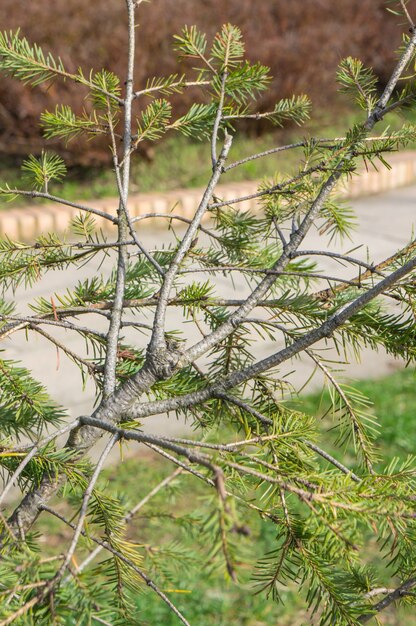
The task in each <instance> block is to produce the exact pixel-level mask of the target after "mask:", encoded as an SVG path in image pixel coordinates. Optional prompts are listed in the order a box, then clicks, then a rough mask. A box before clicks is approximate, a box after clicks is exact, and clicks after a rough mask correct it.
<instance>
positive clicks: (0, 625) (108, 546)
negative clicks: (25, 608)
mask: <svg viewBox="0 0 416 626" xmlns="http://www.w3.org/2000/svg"><path fill="white" fill-rule="evenodd" d="M41 509H42V510H43V511H46V512H47V513H50V514H51V515H53V516H54V517H57V518H58V519H60V520H61V521H62V522H63V523H64V524H66V525H67V526H69V527H70V528H72V529H73V530H75V529H76V526H75V524H73V523H72V522H70V521H69V520H67V519H65V517H64V516H63V515H61V514H60V513H58V512H57V511H54V510H53V509H51V508H50V507H48V506H46V505H45V504H42V505H41ZM81 535H83V536H87V537H88V539H90V540H91V541H93V542H94V543H96V544H97V545H99V546H101V547H103V548H104V549H105V550H108V551H109V552H111V554H113V555H114V556H116V557H117V558H118V559H120V561H123V563H126V565H128V566H129V567H131V569H132V570H133V571H134V572H136V573H137V574H138V575H139V576H140V578H141V579H142V580H144V582H145V583H146V585H147V586H148V587H150V589H153V591H154V592H155V593H157V595H158V596H159V597H160V598H161V599H162V600H163V602H165V604H167V606H168V607H169V608H170V609H171V611H173V613H175V615H176V616H177V617H178V618H179V619H180V620H181V621H182V623H183V624H185V626H190V624H189V622H188V621H187V620H186V619H185V617H184V616H183V615H182V613H180V611H179V610H178V609H177V608H176V606H175V605H174V604H173V603H172V602H171V601H170V600H169V598H168V597H167V596H166V595H165V594H164V593H163V591H162V590H161V589H159V587H158V586H157V585H156V584H155V583H154V582H153V580H152V579H151V578H149V577H148V576H147V574H145V572H144V571H143V570H141V569H140V568H139V567H138V566H137V565H136V564H135V563H133V561H131V560H130V559H128V558H127V557H126V556H124V554H123V553H122V552H119V551H118V550H116V548H113V546H112V545H111V544H109V543H108V542H107V541H103V540H102V539H98V538H97V537H93V536H92V535H90V534H88V535H87V534H86V532H85V531H84V530H83V531H81ZM29 608H30V607H29ZM9 623H10V622H7V624H9ZM0 626H3V623H0ZM4 626H6V624H4Z"/></svg>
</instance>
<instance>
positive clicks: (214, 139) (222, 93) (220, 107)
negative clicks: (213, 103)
mask: <svg viewBox="0 0 416 626" xmlns="http://www.w3.org/2000/svg"><path fill="white" fill-rule="evenodd" d="M227 76H228V72H227V68H225V69H224V71H223V73H222V76H221V91H220V100H219V103H218V109H217V114H216V116H215V121H214V126H213V129H212V137H211V162H212V169H213V170H215V167H216V165H217V160H218V158H217V141H218V130H219V128H220V124H221V121H222V119H223V109H224V97H225V85H226V82H227Z"/></svg>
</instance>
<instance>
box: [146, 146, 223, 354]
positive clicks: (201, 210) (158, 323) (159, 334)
mask: <svg viewBox="0 0 416 626" xmlns="http://www.w3.org/2000/svg"><path fill="white" fill-rule="evenodd" d="M231 143H232V137H231V136H230V135H227V136H226V138H225V141H224V147H223V149H222V151H221V154H220V157H219V159H218V161H217V163H216V166H215V168H214V172H213V174H212V177H211V180H210V182H209V184H208V186H207V188H206V190H205V192H204V195H203V197H202V200H201V202H200V204H199V207H198V209H197V211H196V213H195V215H194V217H193V219H192V223H191V224H190V225H189V228H188V229H187V231H186V233H185V235H184V237H183V239H182V241H181V243H180V245H179V248H178V250H177V252H176V254H175V257H174V259H173V260H172V262H171V264H170V266H169V269H168V271H167V272H166V274H165V276H164V279H163V283H162V287H161V290H160V294H159V302H158V305H157V308H156V312H155V319H154V331H153V335H152V339H151V341H150V344H149V350H150V353H151V354H153V355H154V353H155V352H156V351H158V350H160V349H162V350H163V349H164V348H165V338H164V330H165V317H166V309H167V306H168V300H169V296H170V292H171V289H172V287H173V284H174V281H175V277H176V274H177V272H178V270H179V267H180V264H181V263H182V261H183V259H184V258H185V255H186V253H187V252H188V251H189V249H190V247H191V245H192V242H193V240H194V237H195V234H196V232H197V230H198V228H199V225H200V223H201V220H202V218H203V216H204V214H205V212H206V210H207V208H208V203H209V201H210V199H211V196H212V193H213V191H214V189H215V187H216V185H217V183H218V181H219V179H220V177H221V173H222V167H223V164H224V163H225V160H226V158H227V155H228V152H229V150H230V148H231Z"/></svg>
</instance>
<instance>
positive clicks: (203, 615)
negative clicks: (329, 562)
mask: <svg viewBox="0 0 416 626" xmlns="http://www.w3.org/2000/svg"><path fill="white" fill-rule="evenodd" d="M415 382H416V372H415V371H414V370H411V369H409V370H404V371H398V372H396V373H395V374H393V375H391V376H389V377H387V378H383V379H380V380H374V381H373V380H371V381H359V382H357V383H355V384H354V386H355V387H356V388H358V389H359V390H360V391H361V392H363V393H364V394H366V395H367V396H368V397H369V398H370V399H371V400H372V402H373V403H374V404H373V411H374V414H375V415H377V417H378V420H379V424H380V429H379V430H380V433H379V436H378V439H377V443H378V447H379V451H380V456H381V457H383V458H384V459H387V460H390V459H391V458H392V457H393V456H399V457H401V458H406V457H407V455H408V454H411V453H413V452H414V451H415V443H416V436H415V432H416V393H415ZM327 405H328V394H327V392H324V393H323V394H314V395H309V396H305V397H303V398H302V409H303V411H305V412H307V413H310V414H312V415H314V416H316V418H317V419H318V420H320V423H321V428H322V432H323V440H322V442H321V445H322V446H323V447H325V448H326V449H328V450H330V449H331V450H332V451H333V452H334V450H335V448H334V446H333V440H334V434H333V431H332V430H331V427H332V422H331V418H330V416H329V415H328V414H327V413H328V411H327ZM133 450H134V447H133V446H132V448H131V451H133ZM334 453H335V452H334ZM338 454H339V453H338ZM341 456H342V459H343V461H344V462H346V463H347V464H348V462H349V461H350V460H351V459H352V457H353V455H352V452H351V450H348V449H347V450H346V451H345V453H344V454H342V455H341ZM172 469H173V466H171V465H169V463H168V462H167V461H165V460H163V459H161V458H160V457H154V456H151V455H150V454H149V453H143V452H142V453H141V454H140V455H139V456H137V457H136V458H134V459H132V458H130V459H128V460H126V461H125V462H124V463H121V464H119V465H118V466H117V469H116V470H115V469H114V468H112V469H109V470H106V472H105V473H104V475H103V478H102V482H101V487H102V488H105V489H106V487H108V491H107V492H109V491H110V490H111V492H113V493H114V492H117V493H118V494H120V495H121V496H122V498H123V500H124V501H125V502H128V503H130V504H131V505H134V504H135V503H136V502H138V501H140V499H141V498H142V497H143V496H144V495H145V494H146V493H147V492H148V490H149V488H150V486H153V485H156V484H157V483H158V482H159V481H160V480H161V479H162V478H163V477H165V476H166V475H168V474H169V473H170V472H172ZM215 497H216V496H212V494H211V493H210V491H209V489H208V488H206V487H205V485H203V484H201V483H199V481H197V480H195V479H194V478H193V477H190V476H189V475H182V476H181V477H180V478H179V479H178V480H177V482H176V483H174V484H173V486H172V487H168V488H167V489H165V490H164V491H163V492H160V493H159V494H158V495H157V496H156V497H155V498H153V499H152V500H151V501H150V503H149V504H148V505H146V507H144V508H143V509H142V510H141V512H140V514H139V516H138V517H137V518H136V519H135V522H134V524H133V525H132V526H131V530H130V537H131V538H132V539H134V540H135V541H137V542H138V543H140V544H142V545H143V546H144V548H143V550H144V553H145V554H147V558H146V559H145V564H146V570H147V572H148V573H149V575H150V576H153V577H154V579H155V580H156V581H157V582H158V584H159V586H160V587H161V588H162V589H164V590H165V591H166V592H167V594H168V596H169V597H170V598H171V600H172V601H173V602H174V603H175V604H176V605H177V606H178V608H179V609H180V610H181V611H182V612H183V613H184V614H185V616H186V617H187V619H188V620H189V622H190V624H192V626H228V625H230V626H231V625H236V626H237V625H238V626H307V625H310V624H312V625H313V624H317V623H318V621H317V618H314V617H313V616H311V615H309V614H308V613H307V611H306V608H305V601H304V592H303V590H300V591H299V590H298V589H296V588H290V589H288V590H287V591H286V592H285V591H283V597H284V601H285V602H284V605H283V606H282V605H281V604H279V605H278V604H276V603H275V602H273V600H272V599H271V598H267V597H266V596H265V595H264V594H261V595H255V594H254V592H255V588H254V587H253V584H252V580H251V574H252V568H253V566H254V565H255V563H256V561H257V560H258V559H259V558H261V557H262V556H263V555H264V554H265V553H267V552H268V551H270V550H272V549H273V546H274V541H275V532H274V529H273V528H272V527H270V525H266V524H264V523H262V521H261V520H260V519H258V517H257V516H255V515H251V514H247V516H245V517H244V518H243V519H240V520H239V521H240V522H241V523H242V524H244V525H245V526H247V527H248V528H249V530H250V534H249V535H248V536H245V535H243V534H238V533H236V534H235V535H233V537H232V538H231V539H232V542H233V543H235V544H236V545H237V546H238V553H239V554H243V555H244V564H242V565H241V566H240V568H238V576H239V580H240V582H239V584H238V585H235V584H233V583H230V582H229V581H228V580H227V577H226V575H225V571H224V565H223V560H222V558H219V559H212V555H211V554H210V545H209V543H207V536H208V533H207V534H206V533H205V531H204V529H203V528H201V523H200V522H201V515H203V514H204V512H205V513H207V512H208V511H209V510H212V508H213V507H214V508H215V501H216V500H215ZM37 530H41V531H44V532H47V533H48V534H49V533H51V531H54V533H57V537H58V542H59V543H58V545H59V546H60V548H59V549H62V547H61V546H62V539H63V537H65V538H66V539H69V538H70V537H71V531H69V533H68V532H67V531H66V530H65V528H63V527H62V524H61V523H60V522H58V521H57V520H54V519H52V520H51V519H50V517H45V516H43V517H42V518H41V522H40V524H39V526H38V529H37ZM178 542H180V544H181V548H180V550H179V552H178V554H177V557H176V558H173V559H172V560H171V565H170V566H169V567H168V568H166V569H165V570H164V572H163V575H161V572H160V570H158V571H156V570H155V569H154V568H153V567H152V558H148V557H149V555H150V554H151V551H152V550H154V548H151V547H150V546H159V548H157V549H156V551H157V550H158V549H159V550H160V549H162V550H166V549H170V548H171V547H172V548H173V550H174V549H175V544H178ZM53 549H54V546H53V545H52V544H50V543H48V550H52V551H53ZM55 549H56V548H55ZM154 554H155V553H154V552H153V555H154ZM161 558H162V560H163V555H161ZM193 559H196V561H195V562H196V563H197V565H196V566H195V565H194V566H193V565H192V562H193ZM368 560H369V561H370V562H372V564H373V566H374V567H375V568H377V569H379V570H380V572H381V575H382V576H383V575H384V576H385V582H386V584H388V583H389V571H388V568H387V569H386V568H385V565H384V563H382V562H381V561H380V560H379V557H378V556H377V555H376V550H375V546H374V547H373V548H372V547H371V543H370V545H369V547H368ZM390 582H391V581H390ZM133 601H134V603H135V605H136V609H137V613H136V616H137V619H138V623H140V624H143V626H145V625H149V626H156V625H159V624H163V625H164V626H178V624H179V621H178V620H177V618H176V617H175V616H174V615H173V614H172V613H171V612H170V610H169V609H168V608H167V607H166V606H165V605H164V603H163V602H161V601H160V599H159V598H158V597H157V596H156V595H155V594H154V593H153V592H152V591H151V590H150V589H148V588H146V587H144V588H143V592H142V593H140V594H139V595H138V596H136V597H134V598H133ZM382 623H383V624H384V625H385V626H404V624H406V626H416V617H415V616H413V617H412V616H411V615H410V613H409V612H407V613H405V612H404V611H403V610H402V609H400V610H395V609H394V607H390V608H389V609H388V610H387V611H385V612H384V613H383V617H382Z"/></svg>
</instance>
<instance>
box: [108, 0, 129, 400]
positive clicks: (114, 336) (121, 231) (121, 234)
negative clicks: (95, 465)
mask: <svg viewBox="0 0 416 626" xmlns="http://www.w3.org/2000/svg"><path fill="white" fill-rule="evenodd" d="M126 3H127V14H128V60H127V77H126V95H125V98H124V133H123V136H124V140H123V144H124V148H123V149H124V159H123V170H122V180H121V183H120V185H121V186H120V188H119V196H120V202H119V207H118V240H119V241H125V240H126V239H127V236H128V222H127V217H126V207H127V198H128V193H129V180H130V160H131V159H130V151H131V143H132V138H131V124H132V102H133V97H134V96H133V76H134V55H135V17H134V9H135V6H134V2H133V1H132V0H126ZM114 158H115V159H117V154H115V155H114ZM117 166H118V164H117V161H116V173H118V167H117ZM117 182H119V179H118V177H117ZM127 263H128V256H127V250H126V248H125V247H124V246H121V247H120V248H119V251H118V260H117V277H116V287H115V294H114V303H113V307H112V310H111V320H110V326H109V329H108V334H107V353H106V358H105V363H104V382H103V399H104V400H106V399H108V398H109V397H110V396H111V394H112V393H113V392H114V390H115V387H116V364H117V349H118V339H119V334H120V324H121V318H122V314H123V300H124V292H125V288H126V272H127Z"/></svg>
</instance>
